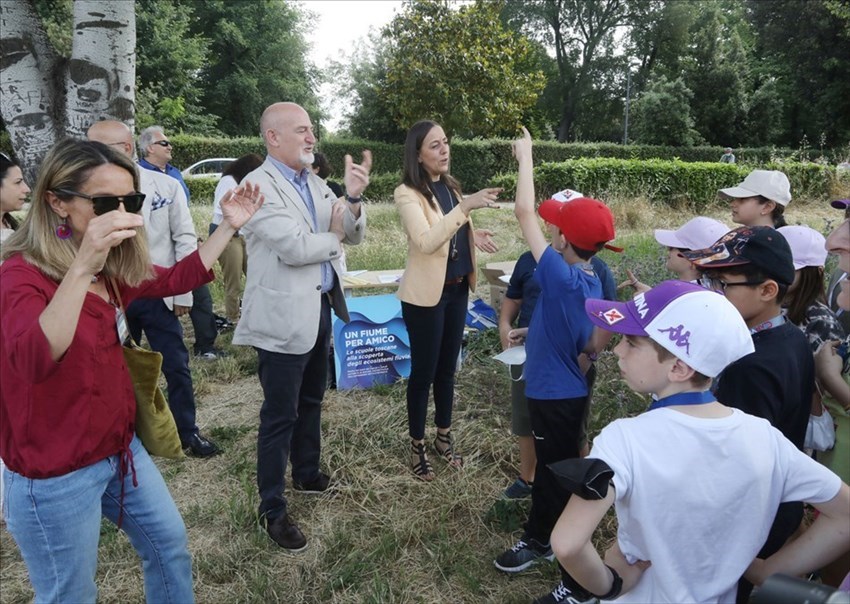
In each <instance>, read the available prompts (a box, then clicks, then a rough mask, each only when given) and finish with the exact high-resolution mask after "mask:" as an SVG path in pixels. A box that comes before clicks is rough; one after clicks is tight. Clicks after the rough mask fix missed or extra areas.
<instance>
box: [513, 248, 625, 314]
mask: <svg viewBox="0 0 850 604" xmlns="http://www.w3.org/2000/svg"><path fill="white" fill-rule="evenodd" d="M590 264H591V265H592V266H593V270H594V271H595V272H596V276H597V277H599V280H600V281H601V282H602V297H603V298H605V299H606V300H616V299H617V284H616V283H614V275H612V274H611V269H610V268H608V265H607V264H606V263H605V261H604V260H602V259H601V258H598V257H596V256H594V257H593V258H591V259H590ZM536 269H537V261H536V260H535V259H534V255H533V254H532V253H531V252H530V251H528V252H525V253H524V254H523V255H522V256H520V257H519V260H517V261H516V266H514V272H513V273H511V280H510V283H508V290H507V292H505V297H506V298H511V299H512V300H522V303H521V304H520V307H519V319H518V321H517V327H528V326H529V325H530V324H531V315H532V313H533V312H534V307H535V305H536V304H537V296H539V295H540V284H539V283H537V281H536V280H535V279H534V271H535V270H536Z"/></svg>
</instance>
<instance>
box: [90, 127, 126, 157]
mask: <svg viewBox="0 0 850 604" xmlns="http://www.w3.org/2000/svg"><path fill="white" fill-rule="evenodd" d="M86 138H88V139H89V140H90V141H95V142H97V143H103V144H104V145H109V146H110V147H112V148H113V149H115V150H116V151H119V152H121V153H123V154H124V155H126V156H127V157H129V158H130V159H132V158H133V132H132V131H131V130H130V128H129V127H128V126H127V125H126V124H124V123H122V122H118V121H115V120H102V121H100V122H95V123H94V124H92V125H91V127H90V128H89V129H88V132H86Z"/></svg>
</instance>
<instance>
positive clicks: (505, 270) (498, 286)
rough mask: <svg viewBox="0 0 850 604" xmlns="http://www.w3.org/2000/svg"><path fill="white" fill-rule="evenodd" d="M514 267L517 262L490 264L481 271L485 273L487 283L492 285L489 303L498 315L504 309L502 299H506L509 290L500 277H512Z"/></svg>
mask: <svg viewBox="0 0 850 604" xmlns="http://www.w3.org/2000/svg"><path fill="white" fill-rule="evenodd" d="M514 266H516V261H515V260H508V261H505V262H489V263H487V265H486V266H485V267H484V268H482V269H481V271H482V272H483V273H484V278H485V279H487V283H488V284H489V285H490V293H489V295H490V300H488V302H489V304H490V306H492V307H493V308H494V309H496V314H497V315H498V314H499V310H500V309H501V308H502V299H503V298H504V297H505V292H506V291H507V290H508V284H507V283H505V282H504V281H502V280H501V279H500V277H502V276H503V275H508V276H510V274H511V273H512V272H513V271H514ZM482 285H483V284H482Z"/></svg>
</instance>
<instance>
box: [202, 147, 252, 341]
mask: <svg viewBox="0 0 850 604" xmlns="http://www.w3.org/2000/svg"><path fill="white" fill-rule="evenodd" d="M261 165H263V158H262V157H260V156H259V155H257V154H256V153H248V154H246V155H243V156H242V157H240V158H239V159H235V160H233V161H232V162H230V163H229V164H227V167H226V168H225V169H224V172H222V174H221V180H220V181H218V185H217V186H216V188H215V193H214V196H213V216H212V222H211V223H210V235H212V233H213V231H215V230H216V228H217V227H218V225H219V224H221V221H222V220H223V219H224V215H223V214H222V213H221V199H222V198H223V197H224V196H225V194H226V193H227V192H228V191H230V190H232V189H235V188H236V187H237V185H239V183H241V182H242V180H243V179H244V178H245V177H246V176H247V175H248V174H250V173H251V172H253V171H254V170H256V169H257V168H259V167H260V166H261ZM218 263H219V264H220V265H221V279H222V281H223V282H224V315H225V317H227V322H228V323H229V324H230V325H229V326H233V324H235V323H236V322H237V321H238V320H239V300H240V298H241V297H242V275H244V274H246V273H247V272H248V254H247V253H246V252H245V238H244V237H242V235H240V234H239V231H236V232H235V233H234V234H233V238H232V239H231V240H230V241H228V242H227V247H225V248H224V251H223V252H222V253H221V256H219V258H218Z"/></svg>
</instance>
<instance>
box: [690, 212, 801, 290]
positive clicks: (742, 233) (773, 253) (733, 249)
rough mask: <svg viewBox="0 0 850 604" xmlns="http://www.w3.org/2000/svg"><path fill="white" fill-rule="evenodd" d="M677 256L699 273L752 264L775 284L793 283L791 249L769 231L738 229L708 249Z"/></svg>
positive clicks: (777, 233)
mask: <svg viewBox="0 0 850 604" xmlns="http://www.w3.org/2000/svg"><path fill="white" fill-rule="evenodd" d="M680 253H681V254H682V255H683V256H684V257H685V258H687V259H688V260H690V261H691V262H693V263H694V264H695V265H696V266H697V268H699V269H700V270H711V269H715V268H718V269H719V268H726V267H730V266H741V265H743V264H752V265H753V266H755V267H757V268H759V269H760V270H761V271H762V272H763V273H764V274H765V275H767V276H768V277H770V278H771V279H773V280H775V281H776V282H777V283H780V284H783V285H791V283H793V282H794V259H793V256H792V255H791V247H790V246H789V245H788V242H787V241H786V240H785V237H783V236H782V233H780V232H779V231H777V230H776V229H774V228H772V227H768V226H753V227H748V226H743V227H739V228H737V229H735V230H733V231H729V232H728V233H726V234H725V235H723V237H721V238H720V239H718V240H717V242H716V243H715V244H714V245H712V246H711V247H709V248H706V249H704V250H696V251H693V252H691V251H683V252H680Z"/></svg>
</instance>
